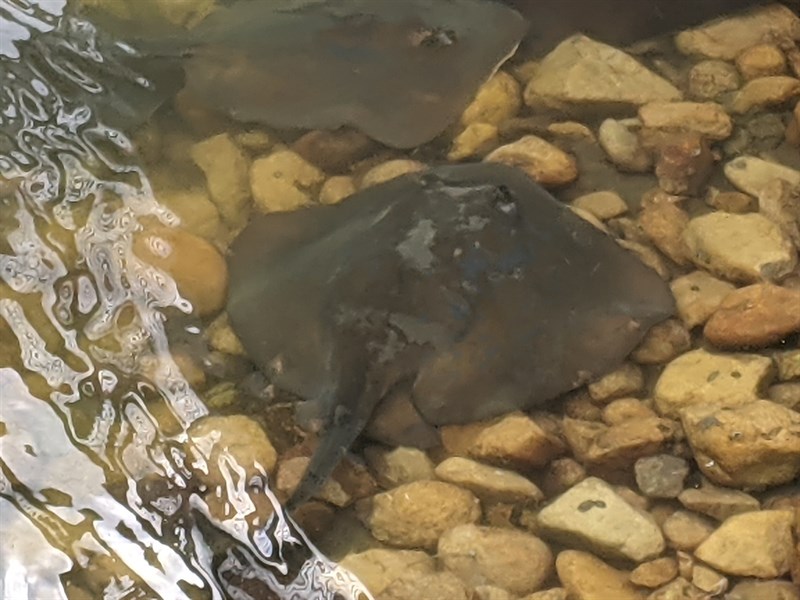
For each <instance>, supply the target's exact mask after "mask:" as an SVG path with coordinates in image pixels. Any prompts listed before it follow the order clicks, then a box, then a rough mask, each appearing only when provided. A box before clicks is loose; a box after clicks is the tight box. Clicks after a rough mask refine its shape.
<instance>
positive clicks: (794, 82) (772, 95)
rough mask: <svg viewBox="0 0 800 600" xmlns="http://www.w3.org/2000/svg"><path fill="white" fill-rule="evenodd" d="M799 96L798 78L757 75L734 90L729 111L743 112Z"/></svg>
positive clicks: (799, 82)
mask: <svg viewBox="0 0 800 600" xmlns="http://www.w3.org/2000/svg"><path fill="white" fill-rule="evenodd" d="M797 96H800V80H799V79H795V78H794V77H787V76H786V75H775V76H772V77H759V78H758V79H753V80H751V81H748V82H747V83H746V84H744V86H743V87H742V88H741V89H740V90H739V91H738V92H736V95H735V96H734V98H733V101H732V102H731V111H732V112H734V113H739V114H744V113H746V112H748V111H750V110H753V109H762V108H766V107H768V106H775V105H778V104H783V103H785V102H788V101H789V100H791V99H793V98H796V97H797Z"/></svg>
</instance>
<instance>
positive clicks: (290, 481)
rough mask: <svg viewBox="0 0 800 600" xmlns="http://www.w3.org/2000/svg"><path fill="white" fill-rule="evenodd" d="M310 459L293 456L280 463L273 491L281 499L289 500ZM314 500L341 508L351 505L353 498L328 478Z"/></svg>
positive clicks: (338, 483)
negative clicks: (281, 497) (280, 496)
mask: <svg viewBox="0 0 800 600" xmlns="http://www.w3.org/2000/svg"><path fill="white" fill-rule="evenodd" d="M310 462H311V459H310V458H309V457H308V456H295V457H293V458H287V459H284V460H282V461H281V463H280V464H279V465H278V472H277V474H276V476H275V490H276V491H277V492H279V493H280V494H281V495H282V496H283V497H285V498H290V497H291V496H292V494H293V493H294V491H295V490H296V489H297V486H298V485H300V480H301V479H302V478H303V475H304V474H305V472H306V470H307V469H308V465H309V463H310ZM314 498H316V499H319V500H324V501H325V502H328V503H330V504H332V505H333V506H336V507H339V508H343V507H345V506H349V505H350V504H352V503H353V500H354V498H353V496H352V495H351V494H350V493H348V491H347V490H345V489H344V486H342V484H341V482H339V481H338V480H337V478H336V477H329V478H328V479H326V480H325V482H324V483H323V484H322V487H321V488H320V489H319V491H317V492H316V493H315V494H314Z"/></svg>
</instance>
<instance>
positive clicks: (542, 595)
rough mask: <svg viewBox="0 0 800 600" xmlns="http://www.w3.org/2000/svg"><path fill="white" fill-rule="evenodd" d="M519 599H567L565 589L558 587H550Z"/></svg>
mask: <svg viewBox="0 0 800 600" xmlns="http://www.w3.org/2000/svg"><path fill="white" fill-rule="evenodd" d="M519 600H567V590H565V589H564V588H560V587H559V588H550V589H549V590H542V591H541V592H534V593H532V594H528V595H527V596H523V597H522V598H520V599H519Z"/></svg>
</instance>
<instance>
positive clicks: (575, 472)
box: [542, 458, 586, 498]
mask: <svg viewBox="0 0 800 600" xmlns="http://www.w3.org/2000/svg"><path fill="white" fill-rule="evenodd" d="M583 479H586V468H585V467H584V466H583V465H582V464H581V463H579V462H578V461H576V460H575V459H573V458H557V459H555V460H554V461H552V462H551V463H550V464H548V465H547V468H546V470H545V473H544V477H543V478H542V489H543V490H544V492H545V495H546V496H547V497H548V498H552V497H554V496H558V495H559V494H562V493H564V492H566V491H567V490H568V489H569V488H571V487H572V486H574V485H576V484H577V483H578V482H579V481H581V480H583Z"/></svg>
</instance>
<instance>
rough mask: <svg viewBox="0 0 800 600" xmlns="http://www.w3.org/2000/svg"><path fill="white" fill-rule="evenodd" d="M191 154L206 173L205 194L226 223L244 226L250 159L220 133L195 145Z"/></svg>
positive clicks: (233, 225)
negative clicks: (206, 193)
mask: <svg viewBox="0 0 800 600" xmlns="http://www.w3.org/2000/svg"><path fill="white" fill-rule="evenodd" d="M191 156H192V160H194V162H195V163H196V164H197V166H198V167H200V169H202V171H203V173H205V176H206V183H207V185H208V193H209V195H210V196H211V200H212V202H214V204H215V205H216V206H217V208H218V209H219V212H220V214H221V215H222V219H223V220H224V221H225V223H226V224H227V225H229V226H231V227H234V228H236V227H241V226H242V225H244V223H245V221H246V220H247V211H248V209H249V204H250V184H249V180H248V170H249V168H250V161H249V160H248V159H247V156H245V154H244V152H242V150H241V149H240V148H239V147H238V146H237V145H236V144H235V143H234V141H233V139H232V138H231V136H230V135H228V134H227V133H221V134H219V135H215V136H213V137H210V138H207V139H205V140H203V141H202V142H198V143H196V144H194V145H193V146H192V149H191Z"/></svg>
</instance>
